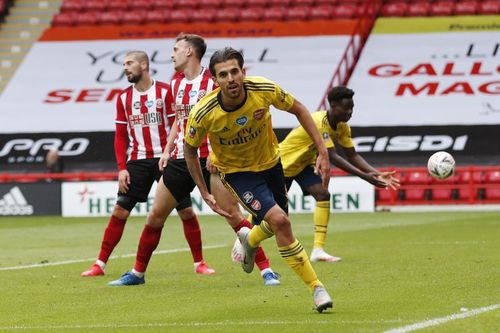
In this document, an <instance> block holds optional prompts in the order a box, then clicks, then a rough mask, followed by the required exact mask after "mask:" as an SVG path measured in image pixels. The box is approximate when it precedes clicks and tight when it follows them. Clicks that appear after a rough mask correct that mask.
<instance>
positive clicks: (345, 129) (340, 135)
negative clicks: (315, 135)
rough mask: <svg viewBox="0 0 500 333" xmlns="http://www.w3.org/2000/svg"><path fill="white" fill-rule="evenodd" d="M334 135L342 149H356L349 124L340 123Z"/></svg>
mask: <svg viewBox="0 0 500 333" xmlns="http://www.w3.org/2000/svg"><path fill="white" fill-rule="evenodd" d="M334 135H335V136H334V137H335V139H336V140H337V142H338V143H339V144H340V145H341V146H342V147H346V148H352V147H354V143H353V142H352V135H351V127H350V126H349V124H347V123H339V124H338V125H337V130H336V131H334Z"/></svg>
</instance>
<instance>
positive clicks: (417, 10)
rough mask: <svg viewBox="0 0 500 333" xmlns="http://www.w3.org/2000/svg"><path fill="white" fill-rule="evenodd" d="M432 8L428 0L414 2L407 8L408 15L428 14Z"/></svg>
mask: <svg viewBox="0 0 500 333" xmlns="http://www.w3.org/2000/svg"><path fill="white" fill-rule="evenodd" d="M430 9H431V5H430V3H428V2H417V3H412V4H410V5H409V6H408V8H407V9H406V16H427V15H428V14H429V11H430Z"/></svg>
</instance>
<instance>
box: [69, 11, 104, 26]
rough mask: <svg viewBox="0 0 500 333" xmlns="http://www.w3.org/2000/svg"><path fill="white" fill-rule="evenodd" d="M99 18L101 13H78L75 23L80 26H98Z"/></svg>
mask: <svg viewBox="0 0 500 333" xmlns="http://www.w3.org/2000/svg"><path fill="white" fill-rule="evenodd" d="M99 16H101V13H98V12H84V13H78V15H76V18H75V21H76V25H78V26H87V25H97V23H98V22H99Z"/></svg>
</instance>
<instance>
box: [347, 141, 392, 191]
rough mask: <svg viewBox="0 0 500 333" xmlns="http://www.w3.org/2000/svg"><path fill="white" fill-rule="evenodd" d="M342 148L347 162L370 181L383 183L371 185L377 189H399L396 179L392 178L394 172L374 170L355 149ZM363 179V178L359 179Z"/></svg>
mask: <svg viewBox="0 0 500 333" xmlns="http://www.w3.org/2000/svg"><path fill="white" fill-rule="evenodd" d="M343 148H344V152H345V154H346V156H347V159H348V160H349V162H350V163H351V164H352V165H354V166H355V167H356V168H358V169H359V170H361V171H362V172H364V173H366V174H368V175H370V177H371V178H372V179H375V180H377V181H378V182H380V183H383V185H382V184H377V183H374V182H370V181H369V180H367V181H369V182H370V183H372V184H373V185H375V186H377V187H385V188H387V187H390V188H392V189H396V188H397V187H399V179H397V178H396V177H394V174H395V173H396V171H386V172H381V171H379V170H377V169H375V168H374V167H372V166H371V165H370V164H369V163H368V162H367V161H366V160H365V159H364V158H363V157H362V156H361V155H360V154H358V153H357V152H356V149H355V148H354V147H351V148H345V147H343ZM361 178H363V177H361Z"/></svg>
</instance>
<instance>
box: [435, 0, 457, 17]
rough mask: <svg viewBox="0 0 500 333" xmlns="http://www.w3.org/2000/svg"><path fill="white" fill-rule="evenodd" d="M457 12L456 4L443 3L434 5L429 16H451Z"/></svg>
mask: <svg viewBox="0 0 500 333" xmlns="http://www.w3.org/2000/svg"><path fill="white" fill-rule="evenodd" d="M454 11H455V3H454V2H450V1H441V2H436V3H433V4H432V6H431V9H430V11H429V14H430V15H432V16H451V15H453V13H454Z"/></svg>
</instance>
